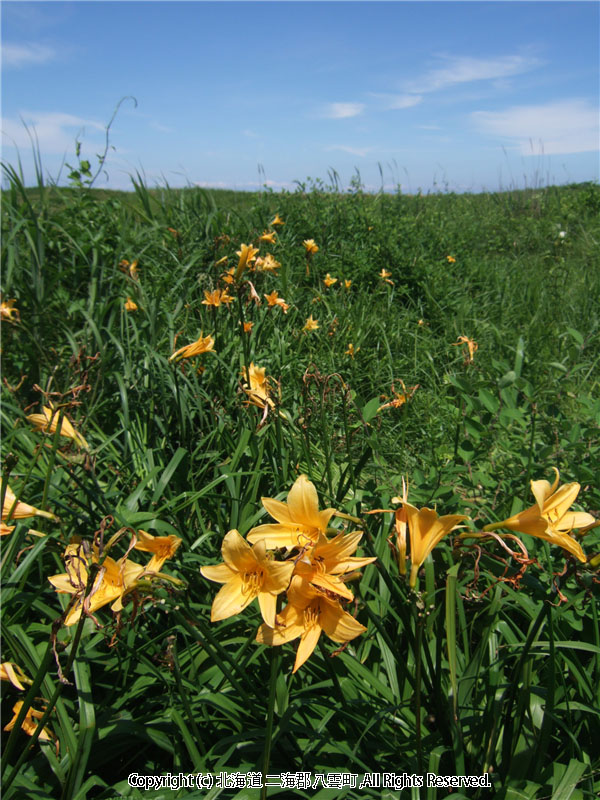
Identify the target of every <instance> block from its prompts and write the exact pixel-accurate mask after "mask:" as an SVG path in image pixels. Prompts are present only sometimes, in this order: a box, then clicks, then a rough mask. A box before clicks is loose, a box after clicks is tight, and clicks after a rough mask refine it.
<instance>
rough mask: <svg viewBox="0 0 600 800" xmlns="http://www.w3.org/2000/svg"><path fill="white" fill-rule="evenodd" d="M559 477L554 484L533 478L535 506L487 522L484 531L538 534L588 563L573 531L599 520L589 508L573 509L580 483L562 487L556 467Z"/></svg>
mask: <svg viewBox="0 0 600 800" xmlns="http://www.w3.org/2000/svg"><path fill="white" fill-rule="evenodd" d="M554 472H555V473H556V478H555V480H554V483H553V484H552V486H550V483H549V482H548V481H546V480H541V481H531V491H532V492H533V496H534V497H535V501H536V503H535V505H533V506H531V508H527V509H526V510H525V511H521V512H519V513H518V514H515V515H514V516H512V517H509V518H508V519H505V520H503V521H502V522H494V523H491V524H490V525H486V526H485V527H484V528H483V530H484V531H493V530H496V529H497V528H508V529H509V530H513V531H519V532H520V533H527V534H529V535H530V536H537V538H538V539H544V540H545V541H547V542H550V544H556V545H558V546H559V547H562V548H563V549H564V550H567V551H568V552H569V553H571V554H572V555H574V556H575V558H578V559H579V560H580V561H582V562H585V561H586V557H585V554H584V552H583V550H582V549H581V545H580V544H579V542H578V541H577V540H576V539H574V538H573V537H572V536H571V535H570V533H571V531H572V530H574V529H575V528H588V527H590V526H593V525H594V524H595V522H596V520H595V519H594V517H593V516H592V515H591V514H588V513H587V512H586V511H569V508H570V507H571V506H572V505H573V503H574V502H575V500H576V498H577V495H578V494H579V490H580V488H581V487H580V485H579V484H578V483H565V484H564V485H563V486H561V487H560V488H557V487H558V481H559V478H560V475H559V472H558V470H557V469H556V467H554Z"/></svg>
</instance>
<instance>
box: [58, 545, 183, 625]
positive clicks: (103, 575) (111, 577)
mask: <svg viewBox="0 0 600 800" xmlns="http://www.w3.org/2000/svg"><path fill="white" fill-rule="evenodd" d="M174 538H177V537H174ZM171 549H172V548H171ZM175 549H176V547H175ZM173 552H174V550H173ZM160 557H161V556H160V555H159V554H157V561H158V560H160ZM64 560H65V566H66V568H67V571H66V573H62V574H60V575H52V576H51V577H50V578H48V580H49V581H50V583H51V584H52V585H53V586H54V588H55V589H56V591H57V592H59V593H61V594H63V593H64V594H72V595H74V596H75V600H76V602H75V604H74V605H73V606H72V608H71V609H70V611H69V612H68V614H67V615H66V617H65V625H74V624H75V623H76V622H77V621H78V620H79V618H80V616H81V613H82V611H84V610H85V612H86V613H89V614H92V613H93V612H94V611H97V610H98V609H99V608H102V607H103V606H105V605H108V603H111V610H112V611H121V610H122V609H123V599H124V598H125V597H126V595H128V594H129V593H130V592H133V591H135V590H136V589H137V588H138V587H139V584H140V581H141V580H151V579H154V578H162V579H163V580H168V581H171V582H172V583H180V581H178V580H177V579H176V578H173V577H171V576H170V575H165V574H164V573H162V572H155V571H150V570H149V569H148V567H143V566H141V564H136V563H134V562H133V561H130V560H129V559H128V558H127V557H126V556H123V557H122V558H120V559H118V561H115V560H114V559H113V558H111V557H110V556H106V557H105V558H104V559H103V560H102V563H100V559H99V557H98V551H97V550H96V549H95V548H94V551H93V553H92V556H91V563H92V564H97V565H99V566H98V574H97V575H96V577H95V579H94V582H93V584H92V588H91V589H90V591H89V593H88V594H87V595H85V589H86V587H87V583H88V576H89V572H88V559H87V557H86V555H85V551H84V547H83V545H82V543H81V542H77V541H75V542H71V544H69V545H67V547H66V550H65V553H64ZM155 563H156V562H155Z"/></svg>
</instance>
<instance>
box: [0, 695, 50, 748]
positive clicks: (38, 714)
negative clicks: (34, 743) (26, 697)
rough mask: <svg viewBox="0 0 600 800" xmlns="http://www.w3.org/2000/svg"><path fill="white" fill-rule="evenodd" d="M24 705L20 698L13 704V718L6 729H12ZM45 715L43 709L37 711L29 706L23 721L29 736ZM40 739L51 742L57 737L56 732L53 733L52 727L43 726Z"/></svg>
mask: <svg viewBox="0 0 600 800" xmlns="http://www.w3.org/2000/svg"><path fill="white" fill-rule="evenodd" d="M22 705H23V701H22V700H19V701H18V702H16V703H15V704H14V706H13V714H14V716H13V718H12V719H11V721H10V722H9V723H8V724H7V725H5V726H4V730H5V731H12V729H13V728H14V727H15V722H16V721H17V717H18V716H19V711H20V710H21V706H22ZM43 716H44V712H43V711H37V710H36V709H35V708H31V707H30V708H29V709H28V711H27V713H26V714H25V718H24V719H23V722H22V723H21V730H23V731H24V732H25V733H26V734H27V735H28V736H33V734H34V733H35V732H36V731H37V729H38V725H39V723H38V720H39V719H41V718H42V717H43ZM38 738H39V739H41V740H42V741H43V742H50V741H52V740H53V739H56V736H55V734H53V733H52V731H51V730H50V728H42V732H41V733H40V735H39V737H38Z"/></svg>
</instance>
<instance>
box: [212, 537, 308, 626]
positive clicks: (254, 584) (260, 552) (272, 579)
mask: <svg viewBox="0 0 600 800" xmlns="http://www.w3.org/2000/svg"><path fill="white" fill-rule="evenodd" d="M221 553H222V555H223V562H224V563H223V564H217V565H216V566H207V567H200V572H201V573H202V575H204V577H205V578H208V579H209V580H210V581H216V582H217V583H223V584H225V585H224V586H222V587H221V589H220V590H219V592H218V593H217V596H216V597H215V599H214V600H213V604H212V610H211V614H210V619H211V622H218V621H219V620H222V619H227V618H228V617H232V616H234V615H235V614H239V613H240V612H241V611H243V610H244V609H245V608H246V607H247V606H249V605H250V603H251V602H252V601H253V600H254V599H255V598H258V605H259V607H260V613H261V614H262V618H263V619H264V621H265V623H266V624H267V625H268V626H270V627H273V626H274V625H275V613H276V610H277V595H278V594H281V593H282V592H285V590H286V589H287V587H288V585H289V583H290V579H291V577H292V572H293V570H294V562H293V561H282V562H277V561H273V559H272V558H270V557H269V556H268V554H267V548H266V545H265V542H264V541H263V540H262V539H261V540H260V541H257V542H256V543H255V544H254V546H253V547H250V545H249V544H248V542H247V541H246V540H245V539H243V538H242V537H241V536H240V534H239V533H238V532H237V531H236V530H231V531H229V533H228V534H227V535H226V536H225V538H224V539H223V544H222V547H221Z"/></svg>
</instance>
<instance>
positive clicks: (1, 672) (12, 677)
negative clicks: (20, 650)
mask: <svg viewBox="0 0 600 800" xmlns="http://www.w3.org/2000/svg"><path fill="white" fill-rule="evenodd" d="M0 680H2V681H10V682H11V683H12V685H13V686H14V687H15V689H20V690H21V691H22V692H24V691H25V687H24V686H23V684H24V683H32V682H33V681H32V680H31V678H28V677H27V675H25V673H24V672H23V670H22V669H21V667H19V666H18V665H17V664H13V663H12V662H11V661H5V662H4V663H3V664H0Z"/></svg>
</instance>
